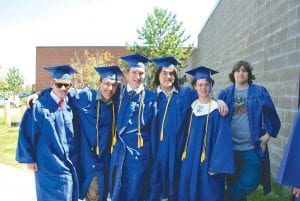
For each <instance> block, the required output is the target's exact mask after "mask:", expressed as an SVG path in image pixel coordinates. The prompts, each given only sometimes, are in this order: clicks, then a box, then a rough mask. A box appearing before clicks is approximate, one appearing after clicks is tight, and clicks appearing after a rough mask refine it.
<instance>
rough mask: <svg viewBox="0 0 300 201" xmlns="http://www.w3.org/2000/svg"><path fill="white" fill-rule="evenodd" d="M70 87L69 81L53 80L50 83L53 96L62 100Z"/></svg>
mask: <svg viewBox="0 0 300 201" xmlns="http://www.w3.org/2000/svg"><path fill="white" fill-rule="evenodd" d="M71 87H72V82H70V81H69V80H53V81H52V82H51V88H52V90H53V92H54V94H55V95H56V96H57V97H58V98H60V99H64V97H65V96H66V95H67V94H68V91H69V89H70V88H71Z"/></svg>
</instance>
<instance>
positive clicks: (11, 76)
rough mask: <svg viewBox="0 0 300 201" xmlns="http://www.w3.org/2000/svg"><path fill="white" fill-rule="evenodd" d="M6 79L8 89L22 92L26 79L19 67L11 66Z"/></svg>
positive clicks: (18, 92) (17, 92) (16, 92)
mask: <svg viewBox="0 0 300 201" xmlns="http://www.w3.org/2000/svg"><path fill="white" fill-rule="evenodd" d="M5 81H6V83H7V89H8V91H13V92H14V93H15V94H18V95H20V94H21V92H22V90H23V84H24V79H23V75H22V74H21V73H20V71H19V69H18V68H16V67H12V68H10V69H9V70H8V73H7V75H6V78H5Z"/></svg>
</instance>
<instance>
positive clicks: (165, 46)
mask: <svg viewBox="0 0 300 201" xmlns="http://www.w3.org/2000/svg"><path fill="white" fill-rule="evenodd" d="M137 33H138V40H137V41H134V43H133V45H129V44H127V49H128V50H130V51H133V52H137V53H141V54H143V55H145V56H147V57H149V58H155V57H162V56H174V57H176V58H177V59H178V60H179V62H180V63H181V66H179V71H180V70H182V69H183V68H185V62H186V60H187V59H188V58H189V57H190V55H191V53H192V51H193V50H194V47H193V44H188V45H187V46H185V43H186V42H187V41H188V39H189V38H190V35H186V34H185V30H184V29H183V27H182V22H177V19H176V14H173V13H172V12H170V11H168V10H164V9H160V8H154V12H153V14H151V15H148V16H147V18H146V21H145V24H144V26H143V27H142V28H140V29H137ZM154 72H155V66H154V65H153V64H151V65H150V70H149V77H148V83H149V84H148V85H149V87H152V83H153V80H154Z"/></svg>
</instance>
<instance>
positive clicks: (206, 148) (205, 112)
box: [178, 66, 234, 201]
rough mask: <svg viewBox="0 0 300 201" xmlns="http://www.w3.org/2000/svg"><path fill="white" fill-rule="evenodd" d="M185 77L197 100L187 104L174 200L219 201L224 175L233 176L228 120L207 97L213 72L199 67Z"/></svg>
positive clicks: (222, 197)
mask: <svg viewBox="0 0 300 201" xmlns="http://www.w3.org/2000/svg"><path fill="white" fill-rule="evenodd" d="M186 73H188V74H190V75H193V76H194V79H193V80H192V86H193V87H194V88H195V89H196V91H197V93H198V98H197V99H196V100H195V101H194V102H193V103H192V104H191V110H192V111H191V114H190V118H189V123H188V134H187V140H186V144H185V148H184V151H183V153H182V160H183V161H182V168H181V174H180V184H179V196H178V200H180V201H185V200H186V201H208V200H209V201H223V200H224V191H225V174H230V173H233V171H234V163H233V151H232V142H231V133H230V123H229V119H228V117H227V116H226V117H222V116H221V114H220V112H219V111H218V104H217V102H216V101H215V100H213V98H212V97H211V95H210V92H211V90H212V86H213V80H212V78H211V75H213V74H215V73H217V72H216V71H214V70H212V69H210V68H207V67H205V66H200V67H197V68H195V69H192V70H190V71H187V72H186Z"/></svg>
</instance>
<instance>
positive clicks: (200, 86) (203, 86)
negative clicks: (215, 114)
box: [194, 78, 210, 98]
mask: <svg viewBox="0 0 300 201" xmlns="http://www.w3.org/2000/svg"><path fill="white" fill-rule="evenodd" d="M194 88H195V89H196V91H197V93H198V96H199V98H207V97H209V92H210V82H209V81H208V80H207V79H205V78H204V79H198V80H197V81H196V83H195V85H194Z"/></svg>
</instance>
